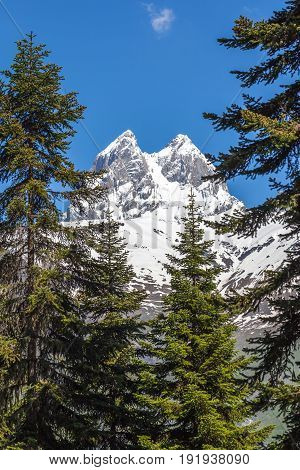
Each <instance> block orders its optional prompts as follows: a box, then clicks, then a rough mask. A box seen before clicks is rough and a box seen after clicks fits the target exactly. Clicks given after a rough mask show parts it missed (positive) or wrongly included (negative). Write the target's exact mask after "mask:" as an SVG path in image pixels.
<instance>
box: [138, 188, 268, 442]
mask: <svg viewBox="0 0 300 470" xmlns="http://www.w3.org/2000/svg"><path fill="white" fill-rule="evenodd" d="M186 211H187V215H186V217H185V218H184V219H183V226H184V228H183V232H182V233H179V234H178V235H179V242H178V244H177V245H176V246H175V247H174V248H175V250H176V252H177V255H170V256H169V262H170V263H169V265H167V270H168V272H169V273H170V275H171V293H170V294H169V295H167V296H166V298H165V301H164V303H165V311H164V312H163V313H162V314H161V315H160V316H159V317H158V318H157V319H155V320H154V321H153V322H152V332H151V343H150V346H149V348H148V349H149V355H150V357H152V358H153V360H154V366H153V369H154V371H152V372H151V370H148V371H146V372H145V373H144V374H143V379H144V382H145V389H146V391H145V393H144V394H142V395H141V400H142V402H143V404H144V406H145V407H148V409H149V412H150V413H151V414H152V418H153V420H154V421H155V424H156V426H152V427H151V428H150V432H149V433H148V434H147V435H145V436H143V437H142V438H141V443H142V445H144V446H145V447H148V448H167V449H171V448H178V449H216V448H217V449H255V448H258V447H259V445H260V443H261V442H262V440H263V438H264V437H265V435H266V430H258V429H257V426H256V424H246V420H247V418H249V407H248V405H247V403H246V399H247V395H248V390H247V387H241V386H240V384H239V380H238V374H240V373H241V371H242V370H243V368H244V367H245V365H246V363H247V360H245V358H244V357H242V356H239V355H238V354H237V352H236V350H235V340H234V338H233V333H234V330H235V327H234V325H233V324H232V322H231V320H230V315H229V312H228V308H227V307H228V306H227V305H226V301H225V300H224V299H223V298H222V296H221V295H220V294H219V293H218V291H217V289H216V278H217V276H218V274H219V273H220V267H219V266H218V265H217V263H216V255H215V253H213V251H212V244H213V242H212V241H205V240H204V230H203V229H202V228H201V226H202V225H203V220H202V217H201V216H200V215H199V213H198V209H197V206H196V203H195V196H194V195H193V194H191V195H190V197H189V205H188V206H187V207H186ZM147 390H149V391H148V392H147Z"/></svg>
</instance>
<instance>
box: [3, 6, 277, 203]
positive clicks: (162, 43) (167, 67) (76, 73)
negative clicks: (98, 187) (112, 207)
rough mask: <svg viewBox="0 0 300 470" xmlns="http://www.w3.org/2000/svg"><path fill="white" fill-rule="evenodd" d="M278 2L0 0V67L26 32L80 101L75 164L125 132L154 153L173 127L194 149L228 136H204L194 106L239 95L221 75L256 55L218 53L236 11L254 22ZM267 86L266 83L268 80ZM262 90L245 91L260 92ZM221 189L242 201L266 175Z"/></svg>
mask: <svg viewBox="0 0 300 470" xmlns="http://www.w3.org/2000/svg"><path fill="white" fill-rule="evenodd" d="M282 5H283V0H280V1H279V0H272V1H271V0H245V1H241V0H227V1H224V0H215V1H208V0H184V1H183V0H166V2H164V1H155V2H152V3H151V2H150V1H149V2H147V1H136V0H86V1H85V2H82V1H81V2H79V1H75V2H74V0H73V1H71V0H63V1H62V0H51V1H44V2H41V0H27V1H26V2H24V1H23V0H3V1H2V0H0V22H1V29H0V43H1V61H0V68H1V69H3V68H6V67H8V66H9V64H10V63H11V61H12V58H13V55H14V53H15V44H14V42H15V41H16V40H17V39H20V38H21V37H22V34H23V33H27V32H30V31H33V32H35V33H36V34H37V40H38V41H39V42H43V43H46V44H47V47H48V48H49V49H50V50H51V51H52V54H51V60H52V61H54V62H56V63H58V64H59V65H62V66H63V73H64V76H65V83H64V86H65V88H66V90H68V91H70V90H77V91H78V92H79V101H80V102H81V103H82V104H84V105H86V106H87V110H86V113H85V120H84V124H83V125H79V126H78V134H77V135H76V137H75V139H74V141H73V143H72V147H71V152H70V157H71V159H72V160H73V161H74V162H75V164H76V165H77V167H79V168H89V167H90V166H91V164H92V161H93V159H94V157H95V155H96V153H97V152H98V151H100V150H102V149H103V148H104V147H105V146H106V145H108V144H109V143H110V142H111V141H112V140H113V139H115V138H116V137H117V136H118V135H119V134H120V133H122V132H123V131H125V130H126V129H131V130H132V131H133V132H134V133H135V134H136V136H137V138H138V142H139V144H140V146H141V148H142V149H144V150H146V151H149V152H150V151H156V150H158V149H160V148H162V147H163V146H164V145H166V144H167V143H168V142H169V141H170V140H171V139H172V138H173V137H174V136H175V135H176V134H178V133H182V134H188V135H189V136H190V138H191V139H192V140H193V141H194V143H195V144H196V145H197V146H199V148H200V149H201V150H202V151H203V152H208V153H212V154H216V153H218V152H219V151H226V149H227V148H228V146H229V145H231V144H233V143H235V141H236V136H235V135H234V134H233V133H231V132H226V133H213V132H212V126H211V123H210V122H209V121H205V120H204V119H203V118H202V112H204V111H212V112H217V113H219V112H222V111H223V110H224V108H225V107H226V106H227V105H229V104H230V103H231V102H232V101H233V100H235V102H239V99H240V97H239V96H238V94H239V83H238V81H237V80H236V79H235V77H234V76H233V75H231V74H230V73H229V71H230V70H231V69H245V68H247V67H248V66H249V65H251V64H254V63H256V62H257V61H258V60H259V58H260V57H261V54H260V53H259V52H256V51H254V52H250V53H249V52H248V53H245V52H244V53H243V52H240V51H237V50H230V51H227V50H226V49H225V48H224V47H222V46H220V45H218V43H217V41H216V40H217V38H218V37H222V36H229V35H230V32H231V27H232V25H233V21H234V19H235V18H237V17H238V16H239V15H241V14H242V15H246V16H249V17H250V18H252V19H254V20H259V19H262V18H267V17H268V16H270V15H271V13H272V11H273V10H274V9H275V10H276V9H281V8H282ZM273 88H274V90H275V89H276V85H275V86H274V87H273ZM274 90H272V89H264V87H261V88H258V89H256V90H255V91H256V92H257V93H258V94H261V95H263V96H266V97H268V96H270V94H271V93H272V91H274ZM229 187H230V190H231V192H232V193H233V194H234V195H235V196H237V197H239V198H240V199H242V200H243V201H244V202H245V203H246V204H247V205H248V206H252V205H254V204H257V203H259V202H261V201H263V200H264V198H265V197H266V196H267V195H268V194H269V191H268V187H267V180H266V179H263V178H262V179H260V180H258V181H256V182H255V183H254V182H253V181H251V180H249V181H248V180H247V181H245V180H244V179H242V178H239V179H237V180H235V181H231V182H229Z"/></svg>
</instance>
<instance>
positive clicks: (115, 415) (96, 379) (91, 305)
mask: <svg viewBox="0 0 300 470" xmlns="http://www.w3.org/2000/svg"><path fill="white" fill-rule="evenodd" d="M119 230H120V224H119V223H118V222H116V221H114V220H113V218H112V213H111V212H110V211H109V210H108V211H107V213H106V215H105V219H104V221H103V225H102V227H101V226H98V233H95V230H92V232H91V238H90V240H89V241H88V245H89V247H90V248H91V249H92V250H93V253H94V257H93V260H92V266H93V267H92V269H90V268H88V269H84V271H85V272H88V273H90V276H88V277H87V281H88V287H87V289H85V290H84V291H83V292H82V293H79V299H80V303H81V310H83V311H85V312H86V316H87V318H88V325H87V327H86V338H85V342H84V344H83V349H82V354H83V356H84V358H85V359H84V364H83V369H82V370H83V377H85V380H86V381H88V382H89V383H90V390H89V393H87V394H86V396H85V402H86V403H87V404H88V406H89V407H90V410H91V414H92V415H94V416H97V417H98V420H99V421H98V423H99V424H98V426H99V438H98V441H97V448H98V449H134V448H137V445H138V441H137V436H138V435H139V433H141V432H142V430H143V426H144V424H143V419H144V414H143V410H142V409H141V407H140V406H139V404H138V401H137V399H136V394H137V393H138V390H139V387H140V382H139V375H140V374H141V371H142V370H143V369H144V367H145V366H144V361H143V358H142V348H141V345H140V343H141V340H142V339H143V338H144V336H145V331H144V325H143V323H142V321H141V319H140V315H139V314H137V313H136V311H137V310H138V309H139V308H140V304H141V301H142V300H143V299H144V297H145V294H144V292H143V291H141V290H138V289H134V288H133V287H132V286H131V283H132V281H133V277H134V272H133V269H132V266H130V265H129V264H128V261H127V258H128V253H127V251H126V248H125V247H126V244H125V241H124V239H123V238H122V237H120V235H119ZM87 261H88V263H89V264H90V263H91V260H90V259H88V260H87Z"/></svg>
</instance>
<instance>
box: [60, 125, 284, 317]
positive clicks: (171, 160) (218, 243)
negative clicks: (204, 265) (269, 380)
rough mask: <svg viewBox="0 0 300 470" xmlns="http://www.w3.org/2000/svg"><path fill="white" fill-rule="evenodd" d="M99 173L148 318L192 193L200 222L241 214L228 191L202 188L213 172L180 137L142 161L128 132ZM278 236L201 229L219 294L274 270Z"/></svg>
mask: <svg viewBox="0 0 300 470" xmlns="http://www.w3.org/2000/svg"><path fill="white" fill-rule="evenodd" d="M99 170H106V173H105V176H104V178H103V180H104V183H105V185H106V186H107V188H108V196H107V197H108V199H109V203H110V207H111V209H112V210H113V211H114V214H115V218H116V219H117V220H119V221H121V222H123V226H122V230H123V235H124V237H125V239H126V241H127V244H128V251H129V254H130V261H131V263H132V264H133V266H134V269H135V272H136V284H139V285H142V286H143V287H144V288H145V289H146V290H147V291H148V294H149V296H148V299H147V301H146V302H145V304H144V307H143V309H144V310H143V311H144V313H145V314H149V313H153V312H155V310H156V309H159V308H160V307H161V294H162V293H165V292H167V290H168V282H169V279H168V275H167V273H166V272H165V269H164V267H163V266H164V263H165V262H167V257H166V255H167V254H168V253H171V252H172V244H174V242H175V240H176V238H177V233H178V232H179V231H181V226H180V221H181V218H182V216H183V215H184V206H185V205H186V203H187V199H188V194H189V193H190V190H191V188H193V191H194V193H195V195H196V201H197V204H198V205H199V206H200V209H201V211H202V213H203V215H204V217H205V219H207V220H210V221H214V220H220V219H221V218H222V217H223V216H224V215H225V214H231V213H232V212H233V211H234V210H236V209H242V210H243V208H244V206H243V203H242V202H241V201H239V200H238V199H236V198H235V197H234V196H232V195H231V194H230V193H229V191H228V188H227V185H226V184H224V183H215V182H212V181H204V180H203V177H204V176H207V175H210V174H212V173H213V172H214V171H215V168H214V166H213V165H212V164H211V163H210V162H209V161H208V160H207V158H206V157H205V155H203V154H202V153H201V151H200V150H199V149H198V148H197V147H196V146H195V145H194V144H193V142H192V141H191V139H190V138H189V137H188V136H186V135H183V134H178V135H177V136H176V137H174V139H172V140H171V141H170V142H169V143H168V144H167V145H166V147H164V148H163V149H161V150H160V151H158V152H154V153H147V152H145V151H143V150H141V148H140V147H139V145H138V141H137V139H136V137H135V135H134V133H133V132H132V131H130V130H127V131H125V132H123V134H121V135H120V136H119V137H117V138H116V139H115V140H114V141H113V142H112V143H111V144H110V145H108V146H107V147H106V148H105V149H104V150H103V151H102V152H100V153H99V154H98V155H97V156H96V159H95V161H94V164H93V167H92V171H99ZM103 209H104V204H103V201H99V204H98V205H96V206H95V207H93V208H90V210H89V219H99V218H101V217H102V214H103ZM78 218H79V217H78V215H77V214H76V213H74V211H72V209H71V210H70V217H69V221H70V222H71V223H77V221H78ZM282 230H283V229H282V227H281V226H279V225H276V224H269V225H268V226H267V227H263V228H261V229H260V230H259V231H258V233H257V236H256V237H255V238H249V239H238V238H237V237H234V236H227V235H222V236H221V235H216V234H215V233H214V232H213V230H212V229H208V228H205V231H206V237H207V238H208V239H213V240H214V243H215V251H216V253H217V254H218V261H219V263H221V264H222V265H223V266H224V268H226V269H225V271H224V273H222V275H221V276H220V283H219V287H220V289H221V290H223V291H226V290H227V289H230V288H234V289H236V290H240V291H241V290H243V289H244V288H245V287H247V286H251V285H253V284H255V283H256V282H257V280H259V278H260V277H261V276H262V275H263V273H264V271H265V270H266V269H273V268H276V267H277V266H279V265H280V264H281V262H282V260H283V259H284V250H285V249H287V248H288V247H287V246H286V242H283V241H282V239H281V238H280V237H279V233H282ZM291 243H292V242H291ZM253 318H254V319H255V318H256V316H255V315H254V317H253ZM253 318H252V317H251V320H253ZM252 323H253V322H252V321H251V322H249V317H248V318H247V319H246V320H244V319H242V324H243V325H249V326H251V325H252Z"/></svg>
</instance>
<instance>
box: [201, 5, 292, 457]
mask: <svg viewBox="0 0 300 470" xmlns="http://www.w3.org/2000/svg"><path fill="white" fill-rule="evenodd" d="M233 33H234V34H233V37H232V38H229V39H220V43H221V44H223V45H225V46H226V47H227V48H239V49H241V50H245V51H247V50H251V49H259V50H261V51H263V52H264V53H265V55H266V59H265V60H263V61H262V62H261V63H260V64H258V65H256V66H253V67H250V68H249V70H247V71H234V72H233V73H234V74H236V76H237V77H238V79H239V80H240V81H241V84H242V86H243V87H246V88H250V87H251V86H253V85H256V84H259V83H262V84H265V85H268V84H272V83H273V82H276V83H279V81H280V80H281V82H282V83H283V84H281V85H280V87H281V91H280V92H279V93H276V94H275V95H274V96H272V97H271V98H270V99H268V100H266V101H264V100H263V99H262V98H254V97H252V96H250V95H249V94H244V95H243V100H244V104H243V106H239V105H236V104H234V105H232V106H230V107H229V108H227V110H226V111H225V112H224V113H223V114H222V115H221V116H217V115H216V114H211V113H205V117H206V118H208V119H211V120H212V122H213V124H214V127H215V129H216V130H226V129H234V130H235V131H237V133H238V134H239V142H238V144H237V145H236V146H234V147H231V148H230V149H229V151H228V153H226V154H224V153H221V154H220V155H219V156H218V157H217V158H216V162H217V163H218V167H217V171H216V174H215V175H214V176H213V178H215V179H217V180H228V179H230V178H233V177H236V176H238V175H245V176H246V177H249V178H252V179H254V178H256V177H257V176H259V175H271V177H270V185H271V187H272V188H273V189H274V190H275V192H276V195H274V196H272V197H270V198H268V199H267V200H266V201H265V202H263V203H262V204H261V205H259V206H257V207H254V208H251V209H247V210H246V211H245V212H239V213H235V214H234V216H233V217H227V218H226V219H224V220H223V221H222V223H220V224H216V227H217V228H218V230H219V231H220V232H224V231H231V232H233V233H236V234H238V235H240V236H243V237H248V236H253V235H255V234H256V232H257V230H258V229H259V228H260V227H261V226H264V225H267V224H268V223H270V222H273V221H275V222H279V223H282V225H283V226H284V228H285V229H286V230H285V233H282V235H281V236H282V240H283V242H284V241H285V240H289V239H291V238H294V239H296V241H295V243H294V244H293V246H292V248H291V249H290V250H289V251H288V252H287V256H286V259H285V262H284V263H283V265H282V266H281V268H280V269H278V270H277V271H276V272H269V273H266V276H265V279H264V280H263V281H262V282H261V283H259V284H258V285H257V286H256V287H255V288H254V289H250V290H248V292H247V293H246V295H245V296H241V297H238V303H239V304H240V306H243V308H244V310H247V309H248V310H250V309H253V308H255V307H257V306H259V305H263V304H262V302H263V301H264V300H268V301H269V304H270V306H271V308H272V310H273V315H272V316H268V317H266V318H265V321H267V322H268V324H269V327H270V328H269V329H268V330H267V331H266V333H265V335H264V336H263V337H261V338H257V339H252V340H251V343H252V345H251V346H250V348H249V349H248V351H249V350H250V352H251V353H253V352H254V353H255V354H256V360H257V365H256V366H255V367H254V368H253V370H252V372H253V374H254V375H252V376H251V382H252V383H255V382H260V381H261V380H262V379H267V380H268V383H269V386H270V388H269V389H266V388H265V387H263V391H262V393H261V400H258V403H260V406H263V407H268V406H270V407H275V406H276V407H277V408H279V410H280V411H281V413H282V414H283V417H284V420H285V422H286V424H287V431H286V433H285V435H284V436H282V437H281V438H279V444H278V445H279V446H280V447H281V448H285V449H290V448H293V449H295V448H297V449H299V448H300V440H299V435H300V427H299V426H300V421H299V411H298V410H299V404H300V401H299V396H300V395H299V377H297V375H298V374H297V370H296V369H297V367H295V361H294V359H295V358H294V357H293V356H294V355H295V354H296V353H297V351H299V339H300V298H299V279H300V244H299V240H298V241H297V239H298V238H299V228H300V165H299V144H300V123H299V91H300V81H299V80H298V78H297V74H298V72H299V61H300V54H299V50H300V34H299V33H300V4H299V1H297V0H292V1H288V2H287V3H286V6H285V8H283V9H282V10H281V11H277V12H274V14H273V16H272V17H271V18H270V19H268V20H264V21H258V22H253V21H251V20H250V19H248V18H245V17H240V18H239V19H238V20H236V22H235V26H234V28H233ZM279 172H281V175H282V174H283V175H284V177H283V178H281V181H279V180H278V178H277V179H276V178H275V177H274V175H275V176H276V174H278V173H279ZM283 379H288V380H290V381H296V383H295V384H294V385H291V384H290V385H283V384H282V380H283ZM271 392H272V393H271Z"/></svg>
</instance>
